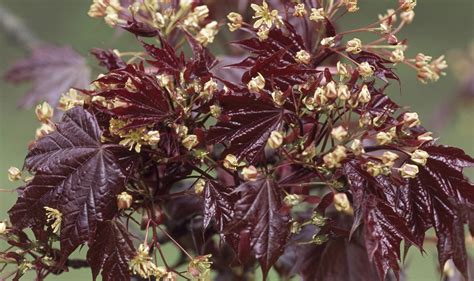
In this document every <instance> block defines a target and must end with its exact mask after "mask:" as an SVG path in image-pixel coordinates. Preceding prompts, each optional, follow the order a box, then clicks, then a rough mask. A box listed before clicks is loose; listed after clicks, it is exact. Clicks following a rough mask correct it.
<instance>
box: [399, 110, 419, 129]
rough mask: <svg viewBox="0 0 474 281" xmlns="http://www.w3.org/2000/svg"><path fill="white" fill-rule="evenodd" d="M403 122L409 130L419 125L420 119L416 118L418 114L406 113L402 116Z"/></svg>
mask: <svg viewBox="0 0 474 281" xmlns="http://www.w3.org/2000/svg"><path fill="white" fill-rule="evenodd" d="M403 122H404V123H405V124H406V125H407V126H408V127H410V128H412V127H415V126H419V125H420V124H421V122H420V119H419V118H418V113H416V112H407V113H405V114H403Z"/></svg>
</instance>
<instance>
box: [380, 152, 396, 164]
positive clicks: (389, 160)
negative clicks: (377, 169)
mask: <svg viewBox="0 0 474 281" xmlns="http://www.w3.org/2000/svg"><path fill="white" fill-rule="evenodd" d="M398 158H399V156H398V154H396V153H393V152H391V151H385V152H384V153H383V155H382V162H383V163H384V164H385V165H388V166H393V163H394V162H395V160H397V159H398Z"/></svg>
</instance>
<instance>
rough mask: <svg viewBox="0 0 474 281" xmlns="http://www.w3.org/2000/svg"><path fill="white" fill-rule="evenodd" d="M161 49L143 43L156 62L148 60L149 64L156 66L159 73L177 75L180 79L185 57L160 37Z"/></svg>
mask: <svg viewBox="0 0 474 281" xmlns="http://www.w3.org/2000/svg"><path fill="white" fill-rule="evenodd" d="M160 42H161V48H158V47H156V46H154V45H151V44H147V43H143V47H144V48H145V50H146V51H147V53H148V54H149V55H150V56H151V57H153V58H154V59H155V60H148V63H150V64H151V65H153V66H155V67H156V68H157V70H158V73H160V74H161V73H168V74H173V75H175V78H176V79H179V73H180V71H181V70H182V68H183V67H184V65H185V59H184V55H183V54H181V55H180V56H178V55H177V54H176V51H175V50H174V49H173V47H171V45H170V44H169V43H168V42H167V41H166V40H165V39H164V38H161V37H160Z"/></svg>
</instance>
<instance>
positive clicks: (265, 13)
mask: <svg viewBox="0 0 474 281" xmlns="http://www.w3.org/2000/svg"><path fill="white" fill-rule="evenodd" d="M250 7H251V8H252V9H253V10H254V11H255V15H254V16H253V17H252V18H253V19H257V21H255V23H254V25H253V27H254V28H260V27H261V26H262V25H265V26H267V27H268V28H272V26H273V24H275V26H276V27H280V25H281V24H282V23H283V20H282V18H281V16H280V15H279V14H278V10H272V11H270V9H269V8H268V4H267V2H265V0H263V2H262V6H259V5H257V4H251V5H250Z"/></svg>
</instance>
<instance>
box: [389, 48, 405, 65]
mask: <svg viewBox="0 0 474 281" xmlns="http://www.w3.org/2000/svg"><path fill="white" fill-rule="evenodd" d="M404 60H405V54H404V53H403V50H402V49H396V50H394V51H393V52H392V55H391V56H390V61H391V62H393V63H399V62H402V61H404Z"/></svg>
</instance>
